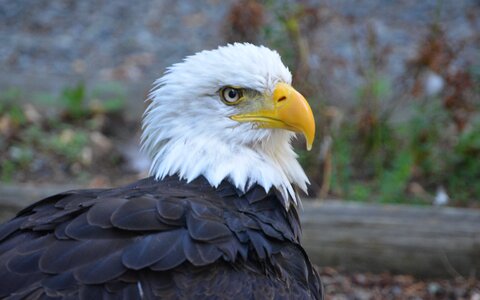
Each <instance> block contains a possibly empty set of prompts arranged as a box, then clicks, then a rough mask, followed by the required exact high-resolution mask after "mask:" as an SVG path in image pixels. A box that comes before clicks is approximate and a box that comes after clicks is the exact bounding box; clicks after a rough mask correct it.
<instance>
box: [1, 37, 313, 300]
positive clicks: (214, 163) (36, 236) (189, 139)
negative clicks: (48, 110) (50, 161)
mask: <svg viewBox="0 0 480 300" xmlns="http://www.w3.org/2000/svg"><path fill="white" fill-rule="evenodd" d="M290 84H291V74H290V72H289V70H288V69H287V68H286V67H285V66H284V65H283V63H282V62H281V59H280V56H279V55H278V53H277V52H275V51H272V50H270V49H268V48H266V47H259V46H254V45H251V44H238V43H236V44H232V45H227V46H224V47H219V48H218V49H215V50H211V51H202V52H199V53H197V54H195V55H192V56H189V57H187V58H186V59H185V60H184V61H183V62H181V63H178V64H174V65H173V66H171V67H170V68H169V69H168V70H167V71H166V73H165V74H164V76H163V77H161V78H160V79H158V80H157V81H156V82H155V85H154V88H153V89H152V92H151V94H150V97H149V98H150V99H151V102H150V104H149V107H148V109H147V110H146V112H145V115H144V121H143V136H142V146H143V148H144V150H145V151H146V152H147V153H148V154H149V155H150V157H151V159H152V165H151V174H152V177H150V178H146V179H143V180H140V181H138V182H135V183H132V184H130V185H127V186H124V187H120V188H112V189H89V190H75V191H69V192H64V193H61V194H57V195H54V196H51V197H48V198H46V199H43V200H41V201H39V202H37V203H35V204H33V205H31V206H29V207H27V208H25V209H23V210H22V211H21V212H19V213H18V215H17V216H16V217H15V218H13V219H12V220H10V221H9V222H7V223H5V224H3V225H2V226H1V227H0V298H2V299H4V298H6V299H24V298H26V299H205V298H206V299H210V298H211V299H319V298H321V297H322V288H321V284H320V279H319V276H318V274H317V273H316V271H315V270H314V268H313V267H312V264H311V263H310V261H309V259H308V257H307V254H306V253H305V251H304V249H303V248H302V247H301V245H300V235H301V232H300V221H299V217H298V214H297V207H298V206H299V198H298V194H297V190H298V189H300V190H303V191H306V189H307V184H308V179H307V177H306V175H305V173H304V171H303V170H302V168H301V166H300V165H299V163H298V162H297V160H296V154H295V153H294V151H293V150H292V147H291V145H290V143H291V139H292V137H293V136H294V135H295V133H297V132H298V133H302V134H303V135H304V136H305V140H306V144H307V148H310V147H311V145H312V142H313V138H314V133H315V123H314V119H313V114H312V111H311V109H310V106H309V105H308V103H307V102H306V100H305V98H304V97H303V96H302V95H301V94H299V93H298V92H297V91H296V90H294V89H293V88H292V86H291V85H290Z"/></svg>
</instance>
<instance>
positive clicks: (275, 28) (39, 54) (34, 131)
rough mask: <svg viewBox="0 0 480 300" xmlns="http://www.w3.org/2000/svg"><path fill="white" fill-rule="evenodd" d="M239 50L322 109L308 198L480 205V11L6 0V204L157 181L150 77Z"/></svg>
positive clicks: (387, 284)
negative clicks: (284, 73)
mask: <svg viewBox="0 0 480 300" xmlns="http://www.w3.org/2000/svg"><path fill="white" fill-rule="evenodd" d="M243 41H246V42H252V43H256V44H263V45H266V46H268V47H270V48H273V49H276V50H277V51H278V52H279V53H280V54H281V56H282V58H283V61H284V63H285V64H286V65H287V66H288V67H289V68H290V70H291V71H292V73H293V77H294V86H295V87H296V88H297V89H298V90H299V91H300V92H301V93H302V94H304V95H305V96H306V98H307V99H308V100H309V102H310V104H311V105H312V108H313V110H314V113H315V115H316V119H317V126H318V127H317V128H318V129H317V132H318V136H317V138H316V142H315V144H314V148H313V150H312V151H311V152H306V151H304V150H303V143H302V141H297V142H296V143H298V147H297V152H298V153H299V155H300V159H301V162H302V165H303V166H304V168H305V169H306V170H307V173H308V175H309V177H310V179H311V182H312V185H311V187H310V189H311V191H310V196H311V197H313V198H316V199H337V200H339V201H346V200H348V201H355V202H357V204H358V203H360V204H363V203H367V204H371V203H376V204H379V203H381V204H392V203H400V204H411V205H415V206H423V207H432V206H433V207H438V206H449V207H464V208H468V209H469V210H475V211H476V210H477V209H478V208H480V1H478V0H459V1H447V0H444V1H442V0H424V1H411V0H399V1H387V0H364V1H354V0H341V1H334V0H329V1H328V0H326V1H313V0H312V1H307V0H304V1H293V0H279V1H273V0H263V1H260V0H258V1H255V0H238V1H233V0H230V1H220V0H204V1H195V0H185V1H153V0H152V1H136V2H131V1H126V0H120V1H99V0H84V1H73V0H63V1H62V0H36V1H28V0H16V1H8V0H0V187H1V190H0V193H1V194H3V195H4V198H5V199H7V198H8V199H14V200H8V201H10V202H11V203H13V202H15V201H17V200H15V199H16V198H15V197H18V195H19V194H18V193H21V192H22V191H23V193H27V192H28V191H29V190H28V189H27V188H26V187H27V186H28V187H31V186H34V188H33V189H31V190H30V192H29V193H30V194H28V195H31V196H32V198H34V197H37V198H36V199H38V195H40V194H41V192H39V191H43V193H44V194H48V193H49V192H51V191H56V190H65V189H67V188H68V187H108V186H113V185H119V184H123V183H127V182H129V181H132V180H135V179H137V178H141V177H145V176H147V175H148V167H149V161H148V159H147V158H146V157H145V156H144V155H143V154H142V153H141V152H140V151H139V146H138V142H139V134H140V120H141V115H142V113H143V110H144V108H145V107H146V104H145V102H144V100H145V99H147V97H148V92H149V89H150V87H151V84H152V82H153V81H154V80H155V79H157V78H158V77H160V76H161V75H162V74H163V72H164V71H165V68H166V67H168V66H169V65H171V64H173V63H175V62H178V61H180V60H181V59H182V58H183V57H185V56H186V55H190V54H193V53H195V52H197V51H200V50H203V49H213V48H216V47H218V46H219V45H224V44H226V43H228V42H243ZM41 188H43V189H41ZM39 193H40V194H39ZM8 195H14V196H8ZM42 195H43V194H42ZM0 200H1V199H0ZM5 201H6V202H8V201H7V200H5ZM12 201H13V202H12ZM18 201H20V200H18ZM317 201H319V200H317ZM12 205H13V204H12ZM475 220H478V219H475ZM477 225H478V226H479V228H480V223H477ZM472 232H473V233H472V235H471V236H474V237H475V238H477V240H476V241H477V242H478V238H479V237H480V233H479V232H478V230H476V231H475V230H473V231H472ZM477 242H476V243H477ZM475 245H476V247H477V248H475V249H477V250H478V252H479V253H480V244H475ZM475 257H476V259H477V261H475V263H476V264H477V265H478V264H479V261H478V260H479V259H480V258H479V257H478V255H476V256H475ZM467 263H468V261H467ZM474 271H475V269H474ZM322 272H324V277H326V278H330V279H331V280H330V281H328V280H327V291H330V294H329V295H331V297H334V299H371V298H375V297H377V298H375V299H382V298H384V297H387V296H385V295H387V294H388V293H389V294H388V295H389V296H388V297H390V296H391V297H397V296H398V295H407V296H405V297H407V298H408V297H410V296H411V297H413V298H408V299H420V298H428V297H430V298H432V297H433V298H432V299H435V297H437V298H439V299H444V298H442V297H447V298H445V299H455V298H462V297H463V298H464V299H477V300H478V299H480V291H479V290H480V287H479V283H478V281H477V280H475V275H473V277H472V276H471V274H470V275H468V276H466V275H463V276H451V277H454V278H455V279H451V278H450V281H448V280H446V279H445V281H442V282H440V281H434V282H427V281H421V280H419V279H416V278H414V277H412V276H411V275H395V276H394V275H390V273H384V274H383V273H382V274H380V275H378V274H376V275H373V274H365V273H362V274H351V273H342V271H341V270H337V269H335V268H323V270H322ZM457 275H459V274H457ZM472 278H473V279H472ZM329 288H330V290H328V289H329ZM395 289H397V290H395ZM455 289H457V290H455ZM372 291H373V292H372ZM395 291H397V294H398V295H397V294H395ZM408 291H410V293H411V295H410V296H408V295H409V294H406V293H407V292H408ZM454 291H456V292H457V294H455V292H454ZM362 293H363V294H362ZM372 293H373V294H372ZM375 293H377V294H375ZM382 293H383V294H382ZM385 293H387V294H385ZM422 293H423V294H422ZM462 293H463V294H462ZM334 295H337V296H338V295H341V296H338V297H340V298H338V297H337V296H334ZM342 295H343V296H342ZM396 295H397V296H396ZM452 295H453V296H452ZM335 297H337V298H335ZM341 297H346V298H341ZM362 297H363V298H362ZM378 297H379V298H378ZM398 297H400V298H399V299H407V298H402V297H403V296H398ZM415 297H420V298H415ZM474 297H477V298H474Z"/></svg>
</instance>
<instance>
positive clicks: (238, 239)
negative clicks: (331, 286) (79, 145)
mask: <svg viewBox="0 0 480 300" xmlns="http://www.w3.org/2000/svg"><path fill="white" fill-rule="evenodd" d="M282 203H283V202H282V201H280V200H279V199H278V196H277V195H276V194H275V192H273V191H271V192H269V193H266V192H265V191H264V189H263V188H262V187H260V186H254V187H253V188H251V189H250V190H249V191H248V192H246V193H243V192H241V191H240V190H238V189H236V188H235V187H234V186H233V185H231V184H230V183H229V182H228V181H223V182H222V183H221V184H220V185H219V186H218V187H217V188H213V187H211V185H210V184H209V183H208V181H207V180H205V179H204V178H203V177H199V178H198V179H196V180H194V181H193V182H190V183H187V182H186V181H183V180H180V179H178V177H176V176H172V177H166V178H164V179H163V180H161V181H157V180H155V179H153V178H148V179H144V180H141V181H138V182H136V183H134V184H131V185H129V186H126V187H123V188H116V189H105V190H82V191H72V192H66V193H62V194H59V195H56V196H52V197H50V198H47V199H44V200H43V201H41V202H38V203H37V204H34V205H33V206H31V207H28V208H26V209H24V210H23V211H22V212H20V213H19V215H18V216H17V218H15V219H13V220H11V221H10V222H8V223H6V224H5V225H3V227H1V228H0V241H1V243H0V278H1V279H2V284H1V285H0V297H2V298H3V297H7V296H8V295H10V297H11V298H12V299H17V298H22V297H26V296H30V297H31V298H36V297H35V295H37V296H38V298H42V297H47V296H49V297H51V299H57V298H58V299H61V298H72V297H73V298H81V299H103V298H105V299H107V298H108V299H142V298H144V299H155V298H162V299H164V298H180V299H182V298H183V299H195V298H199V297H203V298H204V297H207V296H208V295H209V296H211V297H213V298H220V299H222V298H225V299H241V298H245V299H251V298H261V299H281V298H290V299H291V297H292V295H296V297H295V298H305V299H310V298H319V297H320V296H319V293H320V290H321V289H320V287H319V280H318V275H317V274H316V272H315V271H314V270H313V268H312V266H311V264H310V262H309V261H308V258H307V257H306V255H305V253H304V251H303V249H302V248H301V247H300V245H299V235H300V224H299V220H298V216H297V213H296V211H295V208H294V207H291V208H290V209H289V210H286V209H285V207H283V205H282Z"/></svg>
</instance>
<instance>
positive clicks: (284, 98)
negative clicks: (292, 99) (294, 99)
mask: <svg viewBox="0 0 480 300" xmlns="http://www.w3.org/2000/svg"><path fill="white" fill-rule="evenodd" d="M285 100H287V97H285V96H282V97H280V98H279V99H278V100H277V102H282V101H285Z"/></svg>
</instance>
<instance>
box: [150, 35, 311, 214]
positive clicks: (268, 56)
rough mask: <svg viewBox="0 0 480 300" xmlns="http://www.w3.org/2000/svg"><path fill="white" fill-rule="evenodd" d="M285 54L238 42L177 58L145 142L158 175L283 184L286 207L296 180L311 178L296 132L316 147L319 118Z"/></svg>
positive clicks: (301, 183) (161, 85) (158, 86)
mask: <svg viewBox="0 0 480 300" xmlns="http://www.w3.org/2000/svg"><path fill="white" fill-rule="evenodd" d="M291 81H292V75H291V73H290V72H289V70H288V68H287V67H285V65H284V64H283V63H282V61H281V58H280V56H279V54H278V53H277V52H276V51H272V50H270V49H268V48H266V47H263V46H255V45H252V44H246V43H245V44H240V43H235V44H231V45H227V46H224V47H219V48H217V49H215V50H209V51H202V52H199V53H196V54H194V55H192V56H189V57H187V58H185V59H184V61H183V62H180V63H177V64H174V65H173V66H171V67H170V68H168V69H167V71H166V72H165V74H164V76H163V77H161V78H159V79H158V80H157V81H156V82H155V84H154V87H153V89H152V91H151V93H150V97H149V99H150V100H151V102H150V104H149V107H148V108H147V110H146V112H145V115H144V120H143V135H142V146H143V149H144V150H146V152H147V153H148V154H149V156H150V157H151V159H152V165H151V170H150V171H151V173H152V174H153V175H154V176H155V177H156V178H158V179H161V178H163V177H165V176H168V175H174V174H178V175H179V176H180V178H183V179H186V180H187V181H191V180H193V179H195V178H196V177H198V176H200V175H203V176H204V177H205V178H206V179H207V180H208V181H209V183H210V184H211V185H212V186H218V185H219V184H220V182H222V180H225V179H226V180H229V181H230V182H231V183H232V184H234V185H235V186H236V187H237V188H238V189H240V190H243V191H246V190H248V189H249V188H250V187H252V186H253V185H255V184H259V185H261V186H263V188H264V189H265V190H266V191H268V190H269V189H271V188H276V189H278V191H280V193H281V194H282V196H283V198H284V199H283V200H284V201H285V205H286V207H288V205H289V204H290V202H293V203H295V204H296V203H297V195H296V192H295V188H294V187H298V188H300V189H302V190H303V191H305V192H306V190H307V184H308V183H309V182H308V179H307V177H306V175H305V173H304V171H303V169H302V168H301V166H300V164H299V163H298V162H297V156H296V154H295V152H294V151H293V149H292V146H291V139H292V137H293V136H294V135H295V133H302V134H303V135H304V136H305V140H306V144H307V148H308V149H310V148H311V145H312V143H313V139H314V135H315V121H314V118H313V114H312V110H311V109H310V106H309V105H308V103H307V101H306V100H305V98H304V97H303V96H302V95H301V94H300V93H298V92H297V91H296V90H295V89H294V88H292V86H291Z"/></svg>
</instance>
